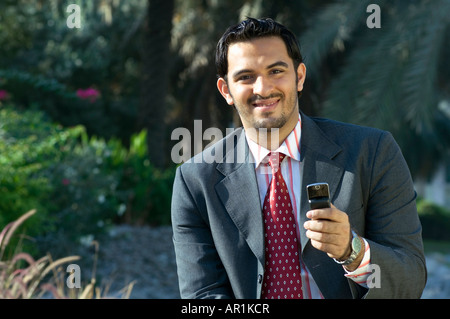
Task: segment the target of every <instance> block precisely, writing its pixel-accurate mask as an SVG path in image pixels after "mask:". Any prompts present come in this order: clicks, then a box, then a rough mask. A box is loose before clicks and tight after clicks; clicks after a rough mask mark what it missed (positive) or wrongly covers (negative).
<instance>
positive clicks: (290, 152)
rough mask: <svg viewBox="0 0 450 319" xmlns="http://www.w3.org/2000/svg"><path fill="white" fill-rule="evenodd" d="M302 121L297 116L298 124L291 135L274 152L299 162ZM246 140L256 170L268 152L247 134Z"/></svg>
mask: <svg viewBox="0 0 450 319" xmlns="http://www.w3.org/2000/svg"><path fill="white" fill-rule="evenodd" d="M301 124H302V120H301V116H300V114H299V115H298V122H297V124H296V125H295V127H294V129H293V130H292V131H291V133H290V134H289V135H288V137H286V139H285V140H284V141H283V143H282V144H281V145H280V147H278V148H277V149H276V150H275V152H281V153H283V154H286V155H287V156H289V157H290V158H292V159H295V160H297V161H300V137H301V132H302V129H301V127H302V125H301ZM245 137H246V139H247V143H248V146H249V148H250V153H251V154H252V156H253V160H254V163H255V168H258V166H259V164H261V162H262V161H263V159H264V158H265V157H266V156H267V155H268V154H269V153H270V150H268V149H267V148H265V147H263V146H261V145H259V144H257V143H256V142H254V141H253V140H251V139H250V138H249V137H248V135H247V133H246V134H245Z"/></svg>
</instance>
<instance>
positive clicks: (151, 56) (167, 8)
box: [137, 0, 175, 167]
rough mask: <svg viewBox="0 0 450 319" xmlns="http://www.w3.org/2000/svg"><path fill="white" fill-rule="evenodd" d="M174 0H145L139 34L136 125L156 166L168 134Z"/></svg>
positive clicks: (162, 163)
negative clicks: (166, 127)
mask: <svg viewBox="0 0 450 319" xmlns="http://www.w3.org/2000/svg"><path fill="white" fill-rule="evenodd" d="M174 2H175V1H174V0H148V5H147V15H146V18H145V21H144V24H143V34H142V38H141V39H142V48H141V59H142V73H141V74H142V76H141V101H140V104H139V110H138V119H137V122H138V128H139V129H146V130H147V133H148V135H147V136H148V138H147V144H148V149H149V157H150V161H151V163H152V164H154V165H155V166H156V167H164V166H165V165H166V161H167V159H168V156H167V154H168V153H167V152H165V149H166V145H165V141H166V140H167V134H166V130H165V117H166V113H167V109H168V102H167V92H168V84H169V82H168V81H169V70H170V68H171V65H172V59H171V51H170V38H171V36H170V34H171V30H172V17H173V11H174Z"/></svg>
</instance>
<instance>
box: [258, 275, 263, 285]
mask: <svg viewBox="0 0 450 319" xmlns="http://www.w3.org/2000/svg"><path fill="white" fill-rule="evenodd" d="M262 279H263V276H262V275H261V274H259V275H258V283H259V284H260V283H262Z"/></svg>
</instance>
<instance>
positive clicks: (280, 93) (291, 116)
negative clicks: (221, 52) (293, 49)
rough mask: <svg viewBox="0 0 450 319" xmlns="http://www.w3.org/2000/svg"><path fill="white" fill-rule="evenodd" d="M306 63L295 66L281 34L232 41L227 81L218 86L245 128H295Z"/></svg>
mask: <svg viewBox="0 0 450 319" xmlns="http://www.w3.org/2000/svg"><path fill="white" fill-rule="evenodd" d="M305 74H306V70H305V66H304V64H303V63H301V64H300V65H299V67H298V68H297V70H295V69H294V63H293V61H292V59H291V58H290V57H289V55H288V53H287V49H286V45H285V44H284V42H283V40H282V39H281V38H279V37H265V38H260V39H255V40H251V41H246V42H237V43H233V44H231V45H230V46H229V48H228V73H227V81H225V80H224V79H223V78H220V79H219V80H218V81H217V87H218V89H219V91H220V93H221V94H222V95H223V97H224V98H225V99H226V101H227V103H228V104H229V105H233V104H234V105H235V106H236V109H237V111H238V112H239V116H240V118H241V121H242V124H243V125H244V128H256V129H258V128H268V129H269V128H280V129H282V130H283V129H289V131H290V130H292V129H293V127H295V124H296V123H297V121H298V95H297V92H298V91H301V90H302V89H303V82H304V80H305Z"/></svg>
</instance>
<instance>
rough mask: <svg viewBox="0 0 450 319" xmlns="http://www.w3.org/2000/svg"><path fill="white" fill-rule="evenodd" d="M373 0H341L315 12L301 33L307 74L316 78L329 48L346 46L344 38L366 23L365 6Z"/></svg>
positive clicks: (346, 38) (341, 48) (338, 48)
mask: <svg viewBox="0 0 450 319" xmlns="http://www.w3.org/2000/svg"><path fill="white" fill-rule="evenodd" d="M372 2H374V1H367V0H352V1H348V0H347V1H338V2H335V3H332V4H330V5H328V6H327V7H325V8H324V9H322V10H321V11H319V13H318V15H316V16H313V18H312V19H311V21H310V26H309V27H308V28H307V30H306V32H305V33H304V34H303V35H300V37H299V39H300V45H301V47H302V52H304V54H305V61H306V65H307V68H308V76H310V77H311V78H312V79H317V78H318V73H319V68H320V66H321V64H322V62H323V60H324V58H325V57H326V56H327V55H328V54H329V53H330V52H333V51H335V50H344V42H345V41H346V40H348V39H349V38H350V36H351V35H352V33H353V32H354V31H355V29H356V28H357V27H358V26H359V25H361V23H363V22H364V23H365V19H366V17H367V13H366V8H367V6H368V4H369V3H372ZM378 2H380V3H382V2H383V1H378Z"/></svg>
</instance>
